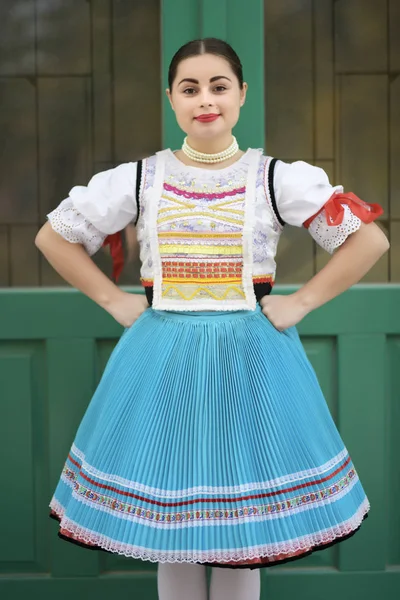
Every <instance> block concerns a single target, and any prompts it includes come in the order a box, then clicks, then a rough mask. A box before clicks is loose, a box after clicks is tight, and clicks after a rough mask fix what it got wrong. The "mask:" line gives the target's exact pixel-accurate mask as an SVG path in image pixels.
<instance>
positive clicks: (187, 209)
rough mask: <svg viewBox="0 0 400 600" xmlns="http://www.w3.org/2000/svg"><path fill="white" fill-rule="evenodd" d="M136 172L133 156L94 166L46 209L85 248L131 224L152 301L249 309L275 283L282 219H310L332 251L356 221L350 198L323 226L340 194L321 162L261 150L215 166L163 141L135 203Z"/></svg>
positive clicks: (169, 306) (173, 306) (148, 162)
mask: <svg viewBox="0 0 400 600" xmlns="http://www.w3.org/2000/svg"><path fill="white" fill-rule="evenodd" d="M136 179H137V163H136V162H130V163H124V164H121V165H119V166H118V167H115V168H113V169H109V170H107V171H103V172H101V173H97V174H96V175H94V176H93V177H92V178H91V180H90V181H89V183H88V184H87V185H86V186H75V187H73V188H72V189H71V191H70V192H69V195H68V197H67V198H65V199H64V200H63V201H62V202H61V203H60V204H59V206H57V208H55V209H54V210H53V211H52V212H50V213H49V214H48V215H47V217H48V219H49V221H50V223H51V225H52V227H53V229H54V230H55V231H57V232H58V233H59V234H60V235H62V236H63V237H64V238H65V239H66V240H68V241H69V242H72V243H80V244H82V245H83V246H84V247H85V249H86V251H87V252H88V254H89V255H93V254H94V253H95V252H97V251H98V250H99V249H100V247H101V246H102V245H103V243H104V240H105V238H106V237H107V235H110V234H114V233H116V232H119V231H122V230H123V229H124V228H125V227H126V226H127V225H129V224H130V223H134V224H135V225H136V231H137V240H138V244H139V249H140V262H141V267H140V280H141V283H142V285H143V286H144V287H145V288H146V294H150V295H151V298H152V300H151V302H152V305H153V307H154V308H155V309H161V310H204V309H205V310H221V309H222V310H249V309H253V310H254V308H255V306H256V301H257V299H259V298H260V297H262V296H263V295H265V294H266V293H269V291H270V289H271V287H272V286H273V284H274V281H275V272H276V262H275V256H276V251H277V246H278V242H279V238H280V235H281V233H282V230H283V226H284V224H285V223H288V224H289V225H293V226H295V227H301V226H302V225H303V224H304V223H305V222H306V221H308V220H309V219H310V218H311V217H314V219H313V220H311V224H309V226H308V231H309V233H310V234H311V236H312V237H313V238H314V240H316V242H317V243H318V244H319V245H320V246H321V247H322V248H324V249H325V250H327V251H328V252H329V253H332V252H333V251H334V250H335V248H337V247H338V246H340V244H342V243H343V242H344V240H345V239H346V238H347V237H348V236H349V235H350V234H351V233H352V232H353V231H356V229H358V228H359V227H360V225H361V220H360V219H359V218H358V217H357V216H356V215H355V214H353V212H352V210H351V208H350V207H349V205H348V204H347V203H344V204H342V205H341V206H342V207H343V209H344V212H343V219H342V221H341V223H340V224H339V225H332V224H331V221H330V222H329V225H328V222H327V214H326V210H325V208H324V206H325V205H326V203H327V201H328V200H330V198H331V197H333V198H334V197H335V194H338V198H339V202H340V196H339V195H340V194H342V193H343V187H342V186H341V185H337V186H332V185H331V184H330V182H329V179H328V176H327V174H326V173H325V171H324V170H323V169H321V168H319V167H315V166H313V165H310V164H308V163H306V162H303V161H296V162H294V163H291V164H290V163H285V162H283V161H276V160H274V159H272V158H271V157H268V156H265V155H263V153H262V149H251V148H249V149H248V150H247V152H246V153H245V154H244V155H243V156H242V157H241V158H240V159H239V160H238V161H236V162H235V163H234V164H233V165H231V166H229V167H226V168H225V169H215V170H214V169H202V168H198V167H191V166H188V165H184V164H183V163H182V162H181V161H179V160H178V159H177V158H176V156H175V155H174V153H173V152H172V151H171V150H170V149H167V150H163V151H160V152H157V153H156V154H155V155H153V156H151V157H148V158H146V159H144V160H143V171H142V177H141V182H140V190H139V199H138V202H137V200H136ZM343 200H346V198H343ZM138 204H139V206H140V212H139V214H138V209H137V206H138ZM333 204H335V208H336V209H338V206H336V205H337V200H336V202H335V203H333ZM339 206H340V204H339ZM350 206H351V203H350ZM330 209H331V210H332V205H330ZM331 210H330V211H329V212H331ZM317 213H318V214H317ZM315 215H317V216H315ZM306 225H308V223H307V224H306ZM149 297H150V296H149Z"/></svg>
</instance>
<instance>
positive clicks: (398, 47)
mask: <svg viewBox="0 0 400 600" xmlns="http://www.w3.org/2000/svg"><path fill="white" fill-rule="evenodd" d="M399 31H400V2H399V1H398V0H389V48H390V55H389V69H390V71H392V72H393V71H400V35H399Z"/></svg>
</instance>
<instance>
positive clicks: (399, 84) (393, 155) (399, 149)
mask: <svg viewBox="0 0 400 600" xmlns="http://www.w3.org/2000/svg"><path fill="white" fill-rule="evenodd" d="M399 39H400V35H399ZM399 165H400V76H397V77H396V79H394V80H392V81H391V82H390V217H391V218H392V219H400V169H399Z"/></svg>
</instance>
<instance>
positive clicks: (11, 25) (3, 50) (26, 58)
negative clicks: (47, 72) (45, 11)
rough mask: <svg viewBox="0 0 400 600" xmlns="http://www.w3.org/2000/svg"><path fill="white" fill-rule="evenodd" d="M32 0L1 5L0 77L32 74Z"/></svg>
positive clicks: (33, 50)
mask: <svg viewBox="0 0 400 600" xmlns="http://www.w3.org/2000/svg"><path fill="white" fill-rule="evenodd" d="M34 21H35V3H34V0H19V1H18V2H16V1H15V0H1V2H0V54H1V61H0V74H1V75H33V74H34V73H35V37H34V36H35V28H34V27H33V26H32V25H33V23H34Z"/></svg>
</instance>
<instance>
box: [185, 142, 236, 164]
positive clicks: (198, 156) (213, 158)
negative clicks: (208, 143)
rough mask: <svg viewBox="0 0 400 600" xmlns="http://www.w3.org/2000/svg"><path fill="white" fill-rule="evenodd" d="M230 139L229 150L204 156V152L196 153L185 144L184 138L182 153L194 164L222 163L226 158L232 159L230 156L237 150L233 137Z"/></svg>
mask: <svg viewBox="0 0 400 600" xmlns="http://www.w3.org/2000/svg"><path fill="white" fill-rule="evenodd" d="M232 137H233V141H232V144H231V145H230V146H229V148H227V149H226V150H223V151H222V152H217V153H216V154H206V153H205V152H198V151H197V150H194V148H192V147H191V146H189V144H188V143H187V137H185V139H184V140H183V145H182V151H183V152H184V153H185V154H186V156H188V157H189V158H190V160H193V161H195V162H202V163H209V164H210V163H218V162H222V161H224V160H227V159H228V158H232V156H235V154H236V152H237V151H238V150H239V144H238V143H237V141H236V138H235V136H232Z"/></svg>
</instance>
